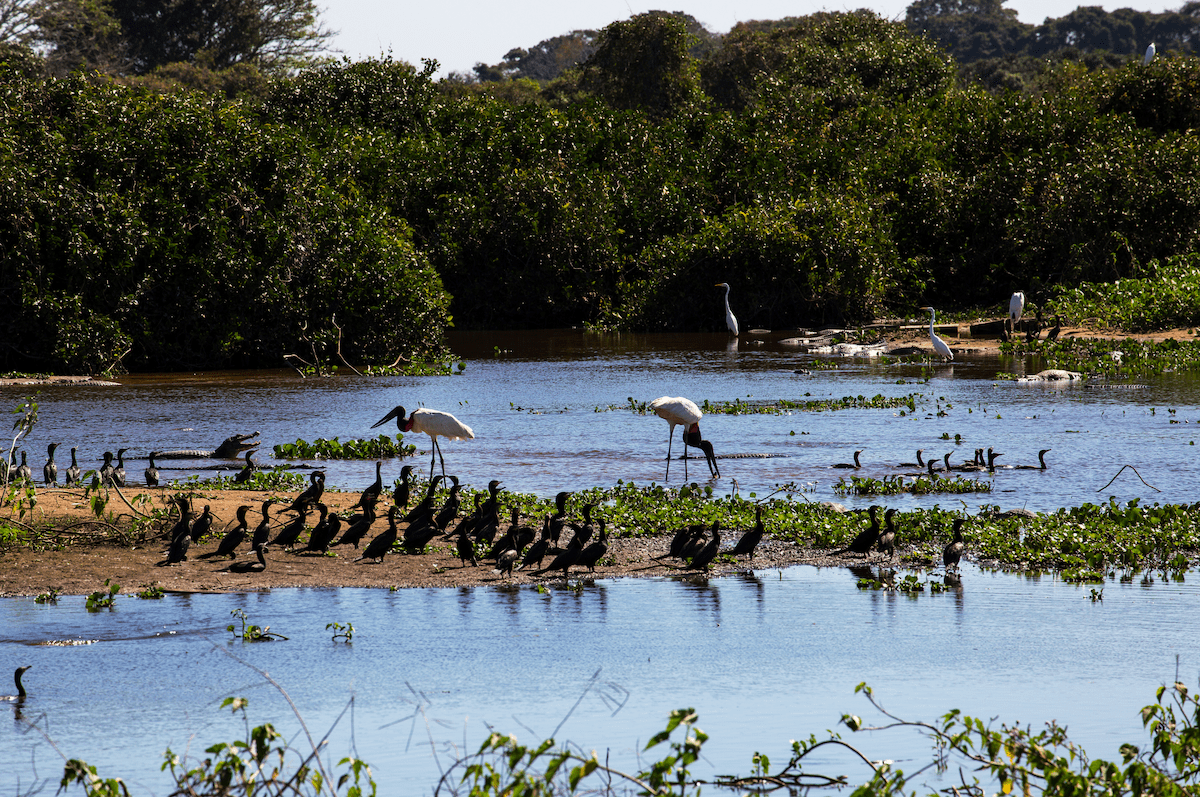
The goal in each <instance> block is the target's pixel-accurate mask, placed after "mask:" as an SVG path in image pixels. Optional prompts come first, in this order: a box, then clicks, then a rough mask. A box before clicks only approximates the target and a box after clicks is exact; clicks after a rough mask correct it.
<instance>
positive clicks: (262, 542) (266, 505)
mask: <svg viewBox="0 0 1200 797" xmlns="http://www.w3.org/2000/svg"><path fill="white" fill-rule="evenodd" d="M273 503H275V499H274V498H268V499H267V500H266V501H263V504H262V520H260V521H259V522H258V525H257V526H255V527H254V536H253V537H252V538H251V540H250V547H251V548H253V549H255V550H258V549H259V548H265V547H266V545H267V538H268V537H270V536H271V518H270V516H269V515H268V514H267V510H269V509H270V508H271V504H273Z"/></svg>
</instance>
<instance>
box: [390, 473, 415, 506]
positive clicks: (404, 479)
mask: <svg viewBox="0 0 1200 797" xmlns="http://www.w3.org/2000/svg"><path fill="white" fill-rule="evenodd" d="M413 470H414V468H413V466H412V465H405V466H404V467H403V468H401V469H400V481H398V482H397V483H396V489H395V491H393V492H392V503H393V504H395V505H396V506H399V507H403V508H405V509H408V499H409V491H410V490H411V489H412V480H411V479H412V472H413Z"/></svg>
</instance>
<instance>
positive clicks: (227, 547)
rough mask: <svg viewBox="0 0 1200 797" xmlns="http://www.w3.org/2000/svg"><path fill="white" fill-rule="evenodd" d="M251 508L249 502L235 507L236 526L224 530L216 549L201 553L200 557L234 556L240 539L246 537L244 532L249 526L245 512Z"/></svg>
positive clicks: (240, 541)
mask: <svg viewBox="0 0 1200 797" xmlns="http://www.w3.org/2000/svg"><path fill="white" fill-rule="evenodd" d="M252 508H253V507H251V506H250V505H249V504H242V505H241V506H239V507H238V508H237V519H238V522H237V526H235V527H234V528H233V529H231V530H230V531H227V532H225V536H224V537H222V538H221V543H220V545H218V546H217V550H215V551H212V552H211V553H206V554H201V557H202V558H208V557H210V556H228V557H229V558H230V559H232V558H233V557H234V556H236V555H237V554H236V551H237V548H238V546H239V545H241V544H242V541H243V540H245V539H246V532H247V530H249V528H250V525H249V524H248V523H247V522H246V513H247V512H249V511H250V510H251V509H252Z"/></svg>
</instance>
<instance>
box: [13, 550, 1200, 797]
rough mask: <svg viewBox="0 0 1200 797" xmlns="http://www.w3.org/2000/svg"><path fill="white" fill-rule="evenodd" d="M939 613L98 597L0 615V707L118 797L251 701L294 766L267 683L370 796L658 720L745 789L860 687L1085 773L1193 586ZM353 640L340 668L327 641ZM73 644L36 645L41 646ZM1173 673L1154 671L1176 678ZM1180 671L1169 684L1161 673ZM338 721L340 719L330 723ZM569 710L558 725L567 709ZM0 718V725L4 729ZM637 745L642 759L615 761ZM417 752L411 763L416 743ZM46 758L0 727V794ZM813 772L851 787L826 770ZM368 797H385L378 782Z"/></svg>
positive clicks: (1020, 600)
mask: <svg viewBox="0 0 1200 797" xmlns="http://www.w3.org/2000/svg"><path fill="white" fill-rule="evenodd" d="M963 581H964V586H963V589H962V591H961V592H958V593H945V594H940V595H930V594H928V593H926V594H923V595H921V596H919V597H917V598H915V599H913V598H908V597H903V596H899V595H895V594H884V593H877V592H863V591H860V590H858V589H857V588H856V586H855V577H854V575H853V574H851V573H850V572H849V571H847V570H843V569H826V570H818V569H816V568H812V567H798V568H791V569H787V570H784V571H762V572H759V573H757V574H754V575H742V576H734V577H728V578H714V579H711V580H709V581H707V582H686V581H670V580H657V579H646V580H614V581H599V582H596V583H595V584H594V585H593V584H589V585H586V586H585V587H584V588H583V589H582V590H580V591H578V592H576V591H572V590H565V589H561V588H552V589H551V590H550V591H549V592H548V593H546V594H539V593H538V592H537V591H536V590H535V589H533V588H530V587H526V588H522V589H512V590H506V589H462V590H456V589H441V590H400V591H397V592H389V591H386V590H357V589H342V590H324V591H320V590H280V591H276V592H273V593H269V594H250V595H221V596H211V595H206V596H191V597H186V596H177V595H172V596H168V597H166V598H165V599H163V600H161V601H146V600H138V599H136V598H122V599H120V600H118V605H117V608H116V609H115V610H113V611H112V612H103V613H100V614H91V615H89V614H88V613H87V611H86V610H85V608H84V605H83V599H82V598H64V599H60V602H59V605H58V606H39V605H36V604H34V603H33V602H32V601H31V600H15V599H10V600H5V601H0V628H2V629H3V632H2V638H0V661H6V662H24V663H29V664H32V665H33V669H31V670H30V671H29V672H28V673H27V675H26V679H25V680H26V683H27V685H28V686H29V688H30V691H31V697H30V698H29V699H28V700H27V702H26V704H25V706H24V707H23V709H22V713H23V715H24V716H25V718H26V719H28V720H30V721H32V722H34V723H35V724H36V725H37V727H38V728H40V729H41V731H43V732H44V733H45V735H46V736H48V737H49V738H50V739H53V741H54V742H55V744H56V745H57V747H58V749H59V750H61V751H62V752H63V753H64V754H66V755H68V756H78V757H82V758H85V759H86V760H88V761H89V763H92V764H94V765H97V766H98V767H99V768H100V771H101V772H102V773H108V774H110V775H112V774H120V775H122V776H123V777H125V778H127V779H128V780H129V781H130V782H131V784H133V785H134V786H136V789H135V793H142V794H150V793H165V792H166V791H167V788H166V785H167V783H166V779H165V777H164V776H163V775H162V774H160V773H159V772H158V766H157V764H158V762H160V761H161V753H162V751H163V749H164V748H165V747H167V746H170V747H171V748H172V749H174V750H175V751H176V752H182V751H184V750H186V749H188V747H189V745H190V746H191V748H192V749H193V750H195V751H197V752H198V751H199V750H201V749H203V747H206V746H208V745H209V744H211V743H212V742H214V741H217V740H226V739H229V740H231V739H232V738H234V736H235V735H236V734H237V733H238V732H239V728H238V726H237V723H236V722H234V721H232V720H231V719H230V718H229V717H228V712H227V711H221V710H219V708H218V707H219V705H220V702H221V700H223V699H224V698H225V697H227V696H230V695H240V696H245V697H248V698H249V699H250V716H251V720H252V721H253V722H256V723H257V722H261V721H264V720H271V721H273V722H275V723H276V724H277V725H278V727H279V728H280V730H282V731H283V732H284V733H285V734H286V735H287V736H288V737H289V738H290V739H292V740H294V741H296V742H297V743H300V742H301V741H302V737H301V736H299V735H298V734H299V725H298V722H297V721H296V719H295V718H294V717H293V715H292V714H291V711H290V710H289V709H288V707H287V706H286V705H285V703H284V701H283V700H282V698H281V697H280V695H279V694H278V693H277V692H276V691H275V690H274V688H273V687H271V686H270V685H268V684H267V683H266V682H265V681H264V679H263V678H262V677H261V676H260V675H259V674H258V673H257V672H256V671H255V670H254V669H252V668H259V669H261V670H263V671H265V672H267V673H269V674H270V675H271V677H273V678H274V679H276V680H277V681H278V682H279V683H280V684H281V685H282V686H283V687H284V688H285V689H286V690H287V692H288V694H289V695H290V697H291V698H292V699H293V700H294V701H295V703H296V705H297V707H298V709H299V711H300V712H301V713H302V715H303V716H304V718H305V720H306V722H307V723H308V725H309V727H310V729H311V730H312V731H313V732H314V733H316V734H324V733H325V732H326V731H328V730H330V729H331V728H333V733H332V735H331V742H330V755H331V756H332V757H333V758H334V759H337V758H340V757H341V756H343V755H347V754H349V753H350V752H352V751H353V750H357V752H358V754H359V755H361V756H362V757H364V758H365V759H367V760H368V761H369V762H371V763H372V765H373V767H374V770H375V772H376V774H377V776H378V778H379V779H380V782H381V783H382V784H384V789H383V791H384V792H387V793H400V792H398V791H396V788H397V787H396V784H398V783H419V784H422V786H423V788H422V789H420V790H416V789H404V790H403V791H404V792H405V793H426V792H428V791H429V789H428V788H424V784H429V785H430V786H431V785H432V784H433V782H434V781H435V780H436V778H437V775H438V773H439V771H440V769H439V767H440V766H445V765H446V762H447V761H448V760H449V759H450V758H452V757H453V755H454V754H455V752H456V751H461V750H464V749H465V750H468V751H474V750H475V749H476V748H477V747H478V745H479V744H480V743H481V741H482V740H483V738H485V736H486V734H487V733H488V731H489V729H490V728H495V729H497V730H501V731H503V732H505V733H510V732H511V733H514V734H516V735H517V736H518V738H520V739H522V740H523V741H534V740H537V739H541V738H545V737H548V736H551V735H556V738H558V739H559V740H562V741H570V742H572V743H574V744H577V745H578V746H579V747H580V748H582V749H584V750H591V749H599V750H601V751H602V752H603V751H604V750H605V749H606V748H609V749H610V750H611V755H612V757H613V758H612V760H613V762H614V763H615V764H618V765H620V766H624V767H631V768H632V767H634V766H636V758H635V752H636V749H637V748H638V747H639V746H642V745H644V743H645V740H646V739H647V738H648V737H649V736H650V735H651V734H652V733H654V732H655V731H657V730H659V729H661V727H662V725H663V723H664V722H665V718H666V715H667V713H668V712H669V711H670V710H671V709H674V708H679V707H684V706H694V707H695V708H696V709H697V710H698V712H699V714H700V718H701V723H700V725H701V727H703V728H704V729H705V730H707V731H709V732H710V733H711V734H712V736H713V740H712V742H711V743H710V744H709V745H708V746H707V747H706V748H705V750H706V762H705V764H704V766H703V767H702V768H701V769H702V770H703V771H707V772H710V773H711V772H713V771H715V772H746V771H748V770H749V758H750V755H751V754H752V753H753V752H754V751H755V750H761V751H763V752H766V753H768V754H769V755H770V756H771V757H772V759H773V760H775V761H781V760H783V759H784V758H786V751H787V747H788V740H789V739H791V738H796V737H800V736H807V735H808V734H809V733H814V732H815V733H818V734H821V733H822V731H823V729H825V728H833V727H835V726H836V724H837V722H838V719H839V717H840V716H841V714H842V713H843V712H850V713H856V714H860V715H862V716H864V717H866V718H867V719H868V720H870V719H872V712H871V710H870V708H869V706H868V705H867V704H866V703H865V701H864V700H863V699H862V698H861V697H856V696H855V695H854V694H853V688H854V685H855V684H857V683H858V682H860V681H866V682H868V683H870V684H871V685H872V686H873V687H874V688H875V690H876V694H877V695H878V696H879V697H880V699H881V700H882V701H883V703H884V705H885V706H886V707H887V708H889V709H890V710H892V711H894V712H897V713H899V714H901V715H903V716H906V717H909V718H915V719H924V720H932V719H934V718H936V717H937V716H938V715H940V714H941V713H943V712H944V711H946V710H948V709H950V708H955V707H957V708H961V709H963V710H964V711H966V712H968V713H972V714H974V715H976V716H983V717H993V716H996V715H1000V717H1001V718H1002V719H1003V720H1005V721H1020V722H1023V723H1032V724H1033V725H1034V726H1035V727H1038V726H1040V725H1041V723H1042V722H1044V721H1046V720H1049V719H1051V718H1056V719H1058V720H1059V721H1060V722H1061V723H1065V724H1066V725H1067V726H1068V727H1069V729H1070V731H1071V733H1072V737H1073V738H1075V740H1076V741H1079V742H1081V743H1082V744H1084V746H1085V747H1086V748H1087V750H1088V752H1089V753H1090V754H1091V755H1093V756H1098V757H1109V758H1112V757H1116V756H1117V748H1118V746H1119V744H1120V743H1121V742H1124V741H1139V742H1140V741H1141V740H1142V736H1141V730H1140V723H1139V722H1138V714H1137V712H1138V709H1139V708H1140V707H1141V706H1142V705H1144V704H1146V703H1148V702H1151V701H1152V699H1153V690H1154V689H1155V687H1156V686H1158V685H1159V684H1161V683H1163V682H1166V681H1169V680H1171V679H1173V678H1174V677H1176V673H1177V672H1179V674H1180V675H1181V676H1182V677H1184V678H1185V680H1187V681H1188V682H1189V683H1191V682H1194V681H1195V679H1196V677H1197V674H1198V672H1200V655H1198V653H1200V651H1198V650H1197V644H1196V641H1195V640H1196V636H1195V634H1194V633H1186V632H1185V633H1181V631H1183V629H1187V628H1194V619H1193V617H1194V613H1195V608H1196V606H1197V597H1198V596H1197V590H1196V587H1195V585H1193V584H1191V583H1188V582H1184V583H1174V582H1172V583H1163V582H1161V581H1159V582H1158V583H1155V584H1153V585H1151V586H1144V585H1141V584H1140V583H1134V584H1126V585H1120V584H1110V585H1108V586H1107V587H1106V589H1105V596H1104V601H1103V603H1092V602H1091V601H1090V600H1088V599H1087V597H1086V593H1087V589H1085V588H1082V587H1077V586H1071V585H1065V584H1063V583H1061V582H1059V581H1056V580H1054V579H1051V578H1043V579H1038V580H1028V579H1024V578H1021V577H1017V576H1013V575H1004V574H994V573H983V572H979V571H977V570H975V569H972V568H968V569H967V570H966V571H965V573H964V578H963ZM239 608H240V609H243V610H244V611H245V612H246V613H247V614H248V615H249V616H250V617H251V619H252V620H253V621H255V622H259V623H261V624H269V625H270V626H271V628H272V630H277V631H279V632H281V633H283V634H286V635H287V636H288V637H290V638H289V640H288V641H285V642H273V643H265V644H257V645H243V644H239V643H235V642H231V641H229V640H230V637H231V635H230V634H228V633H227V632H226V631H225V630H224V626H225V625H226V623H228V622H229V620H230V615H229V612H230V610H232V609H239ZM332 621H340V622H346V621H350V622H353V623H354V626H355V629H356V633H355V636H354V641H353V644H352V645H344V644H340V643H337V644H335V643H333V642H332V641H331V640H330V638H329V634H330V632H328V631H326V630H325V624H326V623H328V622H332ZM80 639H86V640H96V641H95V642H94V643H93V644H88V645H83V646H74V647H47V646H45V645H44V644H41V643H44V642H46V641H50V640H80ZM1177 655H1178V656H1179V659H1178V662H1177V659H1176V656H1177ZM1177 667H1178V670H1177ZM351 697H353V698H354V706H353V711H352V712H351V713H348V714H347V715H346V716H344V717H343V718H342V719H341V721H340V723H337V724H336V727H335V723H336V722H337V717H338V715H339V714H340V713H341V712H342V711H343V709H345V708H346V706H347V701H349V700H350V698H351ZM577 701H578V704H577ZM13 710H14V709H13V707H12V706H11V704H10V705H7V706H6V705H3V704H0V711H3V712H12V711H13ZM639 740H641V745H639V744H638V741H639ZM854 741H855V742H856V743H857V744H859V745H861V746H862V748H863V749H864V750H865V751H866V752H868V754H869V755H872V756H876V757H885V758H891V759H895V760H897V761H898V762H899V765H900V766H901V767H902V768H904V769H906V770H909V771H914V770H916V769H919V768H920V767H922V766H923V765H924V764H925V763H927V762H928V760H929V747H928V744H927V743H926V742H925V741H924V740H922V739H921V738H919V737H916V736H915V735H910V734H904V733H893V734H890V735H883V736H876V737H870V736H867V735H866V734H858V735H856V736H855V738H854ZM431 742H432V744H431ZM60 767H61V758H60V757H59V755H58V754H57V753H56V752H55V750H54V749H53V748H52V747H51V746H50V744H49V743H48V742H47V741H46V739H45V738H44V737H43V736H42V735H41V734H40V733H38V732H33V731H30V729H29V728H28V726H27V725H25V724H24V723H17V722H9V723H0V773H8V774H0V793H16V791H17V790H16V787H17V786H18V785H21V786H28V785H30V784H32V783H33V781H34V779H35V778H37V777H41V778H52V777H54V776H55V775H56V774H57V773H58V772H59V771H60V770H59V768H60ZM820 767H824V768H825V769H823V770H819V771H838V772H842V771H845V772H848V773H850V774H855V773H856V772H858V769H857V768H856V767H855V766H854V765H853V764H852V763H851V762H850V761H849V760H847V759H844V758H841V757H839V756H837V755H835V754H832V753H831V754H829V755H827V756H826V757H825V758H823V759H821V762H820ZM389 784H390V785H389Z"/></svg>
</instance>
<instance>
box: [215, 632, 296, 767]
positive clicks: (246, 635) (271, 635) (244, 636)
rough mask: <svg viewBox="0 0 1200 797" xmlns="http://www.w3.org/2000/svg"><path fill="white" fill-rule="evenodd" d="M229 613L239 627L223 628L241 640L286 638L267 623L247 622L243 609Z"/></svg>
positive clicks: (267, 640)
mask: <svg viewBox="0 0 1200 797" xmlns="http://www.w3.org/2000/svg"><path fill="white" fill-rule="evenodd" d="M229 613H230V614H232V615H233V616H234V617H236V618H237V619H238V622H239V623H240V624H241V627H240V629H238V630H235V626H234V624H232V623H230V624H229V625H227V626H225V630H226V631H228V632H229V633H231V634H233V635H234V636H235V637H237V638H238V639H241V640H242V641H243V642H274V641H275V640H277V639H287V637H285V636H284V635H283V634H280V633H278V632H276V631H272V630H271V626H269V625H267V626H263V627H261V628H260V627H259V626H257V625H254V624H252V623H247V622H246V621H247V620H248V619H249V616H248V615H247V614H246V611H245V609H232V610H230V612H229ZM210 752H211V751H210Z"/></svg>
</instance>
